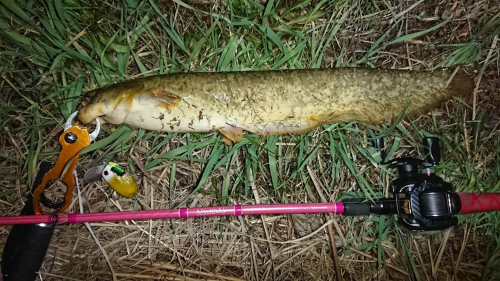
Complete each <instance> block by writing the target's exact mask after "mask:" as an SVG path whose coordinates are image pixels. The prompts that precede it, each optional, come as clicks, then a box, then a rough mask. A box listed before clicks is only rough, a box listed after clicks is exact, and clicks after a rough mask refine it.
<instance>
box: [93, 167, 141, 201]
mask: <svg viewBox="0 0 500 281" xmlns="http://www.w3.org/2000/svg"><path fill="white" fill-rule="evenodd" d="M102 178H103V179H104V180H105V181H106V182H107V183H108V185H109V186H110V187H111V188H112V189H113V190H114V191H116V193H118V194H120V195H122V196H125V197H127V198H130V197H134V196H135V195H136V194H137V190H138V189H139V187H138V186H137V183H136V182H135V180H134V178H133V177H132V175H130V174H129V173H127V172H126V171H125V170H123V169H122V168H121V167H120V166H118V165H117V164H116V163H113V162H109V164H108V165H107V166H106V167H105V168H104V170H103V171H102Z"/></svg>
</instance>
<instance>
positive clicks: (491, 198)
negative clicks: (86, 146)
mask: <svg viewBox="0 0 500 281" xmlns="http://www.w3.org/2000/svg"><path fill="white" fill-rule="evenodd" d="M417 193H418V191H413V192H412V195H414V194H417ZM410 200H411V199H410ZM417 200H418V204H416V203H415V202H414V203H413V204H412V203H410V202H411V201H407V200H401V199H394V200H393V199H389V198H388V199H380V200H375V201H374V202H369V201H368V202H361V201H362V199H357V198H356V199H354V200H346V201H344V202H335V203H306V204H265V205H233V206H221V207H202V208H179V209H176V210H170V209H160V210H145V211H121V212H104V213H73V214H52V215H24V216H11V217H0V225H20V224H47V225H51V224H76V223H86V222H88V223H90V222H115V221H128V220H157V219H186V218H199V217H217V216H245V215H281V214H311V213H337V214H343V215H345V216H365V215H370V214H376V215H393V214H397V215H399V217H400V218H403V221H404V224H405V227H406V228H407V229H409V230H437V229H444V228H448V227H450V226H453V225H454V224H455V223H456V222H455V219H456V218H455V217H454V216H455V215H463V214H470V213H478V212H489V211H499V210H500V193H452V192H440V191H438V190H432V189H429V190H427V191H424V192H420V195H419V197H417Z"/></svg>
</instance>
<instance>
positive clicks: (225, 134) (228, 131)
mask: <svg viewBox="0 0 500 281" xmlns="http://www.w3.org/2000/svg"><path fill="white" fill-rule="evenodd" d="M219 132H220V134H221V136H222V139H223V140H224V142H225V143H226V144H227V145H232V144H233V143H236V142H240V141H242V140H243V129H242V128H240V127H235V126H231V125H227V126H225V127H222V128H219Z"/></svg>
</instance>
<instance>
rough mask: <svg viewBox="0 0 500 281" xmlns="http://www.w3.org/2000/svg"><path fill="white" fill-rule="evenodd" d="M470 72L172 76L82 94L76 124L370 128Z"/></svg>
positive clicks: (443, 94)
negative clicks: (360, 124)
mask: <svg viewBox="0 0 500 281" xmlns="http://www.w3.org/2000/svg"><path fill="white" fill-rule="evenodd" d="M473 73H474V71H472V70H471V69H470V68H469V69H468V68H462V67H458V69H457V68H442V69H439V70H435V71H406V70H387V69H370V68H323V69H307V70H276V71H243V72H218V73H209V72H201V73H176V74H165V75H158V76H152V77H145V78H140V79H135V80H130V81H125V82H121V83H117V84H114V85H109V86H106V87H103V88H99V89H96V90H93V91H89V92H87V93H86V94H84V95H83V97H82V104H83V105H84V107H83V108H82V109H81V110H80V111H79V115H78V119H79V120H80V122H82V123H84V124H87V123H89V122H91V121H93V120H94V119H95V118H96V117H100V118H102V119H104V120H105V121H107V122H109V123H112V124H122V123H125V124H128V125H130V126H133V127H137V128H142V129H146V130H154V131H166V132H183V133H185V132H211V131H219V132H220V133H221V134H222V137H223V139H224V141H225V142H226V143H232V142H239V141H241V140H242V136H243V131H248V132H251V133H255V134H259V135H273V134H285V133H300V132H304V131H307V130H311V129H313V128H315V127H317V126H318V125H321V124H328V123H342V122H350V121H361V122H365V123H371V124H378V123H381V122H383V121H385V120H389V119H394V118H395V117H397V116H399V115H400V114H401V113H402V112H403V111H404V109H407V110H408V111H407V113H408V114H409V115H412V116H415V115H418V114H423V113H426V112H428V111H429V110H431V109H432V108H434V107H436V106H439V105H440V104H441V103H442V102H444V101H446V100H448V99H450V98H452V97H453V96H466V95H469V94H471V93H472V91H473V87H474V79H473Z"/></svg>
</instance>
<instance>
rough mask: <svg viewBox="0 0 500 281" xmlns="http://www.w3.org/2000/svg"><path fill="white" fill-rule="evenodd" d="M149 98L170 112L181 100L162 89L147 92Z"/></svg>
mask: <svg viewBox="0 0 500 281" xmlns="http://www.w3.org/2000/svg"><path fill="white" fill-rule="evenodd" d="M148 94H149V96H151V97H152V98H154V99H156V100H158V101H159V102H160V104H159V105H158V106H159V107H161V108H164V109H168V110H172V109H174V108H176V107H177V106H178V105H179V103H180V102H181V101H182V98H181V97H179V96H177V95H176V94H174V93H171V92H169V91H166V90H162V89H152V90H149V92H148Z"/></svg>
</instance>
